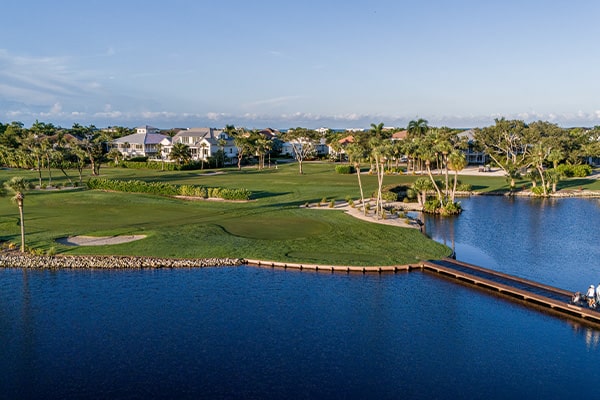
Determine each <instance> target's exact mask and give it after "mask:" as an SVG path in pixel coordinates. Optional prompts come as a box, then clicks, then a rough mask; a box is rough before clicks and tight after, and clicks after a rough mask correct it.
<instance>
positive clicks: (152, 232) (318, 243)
mask: <svg viewBox="0 0 600 400" xmlns="http://www.w3.org/2000/svg"><path fill="white" fill-rule="evenodd" d="M220 171H222V172H223V173H220V174H210V175H207V174H205V172H207V171H171V172H163V171H152V170H132V169H121V168H102V169H101V170H100V172H101V175H102V177H105V178H112V179H140V180H145V181H168V182H172V183H176V184H197V185H206V186H221V187H230V188H246V189H249V190H251V191H252V192H253V200H252V201H250V202H242V203H237V202H220V201H186V200H179V199H173V198H166V197H160V196H150V195H141V194H130V193H110V192H101V191H89V190H75V191H49V190H45V191H36V190H33V191H29V192H28V193H27V194H26V198H25V227H26V241H27V244H28V246H30V247H32V248H36V249H42V250H48V249H50V248H52V247H54V248H55V250H56V251H57V252H58V253H64V254H119V255H147V256H157V257H184V258H187V257H241V258H255V259H262V260H273V261H283V262H302V263H318V264H335V265H398V264H407V263H414V262H416V261H418V260H422V259H432V258H440V257H443V256H447V255H449V254H450V249H448V248H447V247H445V246H443V245H441V244H438V243H436V242H433V241H431V240H429V239H427V238H426V237H425V236H423V235H422V234H421V233H419V231H418V230H416V229H405V228H398V227H393V226H387V225H381V224H374V223H369V222H364V221H361V220H358V219H355V218H353V217H350V216H348V215H346V214H344V213H343V212H341V211H334V210H326V209H322V210H318V209H314V208H311V209H304V208H300V207H299V206H300V205H302V204H305V203H306V202H317V201H319V200H321V199H323V198H327V199H328V200H332V199H337V200H343V199H345V198H346V197H347V196H351V197H353V198H355V199H356V198H358V197H359V189H358V184H357V180H356V176H355V175H339V174H336V173H335V171H334V165H333V164H329V163H307V164H306V165H305V174H304V175H299V174H298V167H297V164H282V163H280V164H279V167H278V169H274V168H271V169H268V170H263V171H258V170H256V169H252V168H244V169H243V170H242V171H237V170H236V169H235V168H231V169H224V170H220ZM70 173H71V174H72V175H73V177H72V179H74V178H75V173H73V172H71V171H70ZM16 175H19V176H24V177H26V178H27V179H28V180H31V181H33V182H36V183H37V173H36V172H35V171H16V170H0V181H5V180H8V179H10V177H12V176H16ZM43 178H44V183H46V182H47V172H44V174H43ZM88 178H89V172H87V171H86V176H85V178H84V180H87V179H88ZM362 178H363V186H364V190H365V194H366V195H369V194H371V193H372V192H373V191H374V190H375V189H376V185H377V182H376V177H374V176H368V175H364V176H363V177H362ZM414 179H415V177H412V176H386V177H385V184H393V183H410V182H412V181H413V180H414ZM461 180H462V181H463V182H468V183H471V184H472V185H473V187H474V188H475V189H477V190H481V191H494V190H502V189H506V181H505V180H504V179H503V178H494V177H489V178H481V177H467V176H464V177H462V178H461ZM53 182H54V183H55V184H56V183H60V184H65V183H66V178H65V177H64V175H62V174H60V172H59V171H53ZM595 185H597V186H598V187H597V188H598V189H600V185H598V182H597V181H594V182H589V183H585V182H582V181H581V180H580V181H579V182H578V184H577V187H579V186H584V187H586V188H590V189H591V188H593V187H594V186H595ZM126 234H127V235H130V234H145V235H147V238H146V239H143V240H139V241H136V242H132V243H126V244H120V245H112V246H99V247H67V246H63V245H60V244H58V243H56V242H55V240H56V239H58V238H61V237H65V236H71V235H93V236H105V235H126ZM19 240H20V239H19V226H18V210H17V207H16V206H15V205H14V204H12V203H11V202H10V200H9V198H8V197H6V198H4V199H0V241H10V242H13V243H19Z"/></svg>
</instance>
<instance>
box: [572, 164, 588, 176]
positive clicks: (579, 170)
mask: <svg viewBox="0 0 600 400" xmlns="http://www.w3.org/2000/svg"><path fill="white" fill-rule="evenodd" d="M572 167H573V176H575V177H578V178H583V177H586V176H589V175H591V174H592V167H590V166H589V165H587V164H581V165H573V166H572Z"/></svg>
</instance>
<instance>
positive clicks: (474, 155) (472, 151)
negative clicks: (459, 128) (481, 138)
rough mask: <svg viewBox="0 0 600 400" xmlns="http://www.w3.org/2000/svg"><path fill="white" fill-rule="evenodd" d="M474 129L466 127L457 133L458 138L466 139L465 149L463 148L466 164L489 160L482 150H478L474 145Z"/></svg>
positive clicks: (485, 162)
mask: <svg viewBox="0 0 600 400" xmlns="http://www.w3.org/2000/svg"><path fill="white" fill-rule="evenodd" d="M474 133H475V131H474V130H473V129H468V130H466V131H463V132H461V133H459V134H458V135H457V136H458V138H459V139H466V141H467V146H468V147H467V149H466V150H463V153H465V157H466V159H467V163H468V164H480V165H483V164H487V163H488V161H489V156H488V155H487V154H486V153H484V152H482V151H478V150H477V148H476V146H475V135H474Z"/></svg>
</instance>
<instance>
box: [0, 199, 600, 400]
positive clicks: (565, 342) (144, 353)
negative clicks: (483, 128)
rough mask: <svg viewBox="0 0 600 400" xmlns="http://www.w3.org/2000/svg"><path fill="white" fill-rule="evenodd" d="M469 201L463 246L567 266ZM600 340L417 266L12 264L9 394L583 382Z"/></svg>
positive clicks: (1, 284) (208, 394)
mask: <svg viewBox="0 0 600 400" xmlns="http://www.w3.org/2000/svg"><path fill="white" fill-rule="evenodd" d="M472 200H475V202H472ZM472 200H468V201H465V202H464V206H465V209H466V210H467V211H465V213H464V214H463V215H462V216H460V217H459V218H458V219H455V220H454V221H455V224H452V226H453V227H454V230H453V232H454V236H452V237H453V238H454V241H455V243H456V248H457V253H458V255H459V258H460V254H461V251H460V250H461V249H462V248H463V246H466V247H465V248H469V249H472V252H471V253H470V254H471V255H472V256H473V257H477V255H476V254H477V253H478V252H479V253H481V254H483V255H484V256H485V257H484V258H481V259H480V261H487V260H489V261H493V262H494V263H495V264H493V265H490V264H487V263H485V262H481V263H480V264H483V265H484V266H492V267H496V266H502V268H503V269H504V270H509V271H508V272H515V271H517V272H521V271H525V272H527V271H529V275H530V276H529V277H532V276H533V277H536V276H539V277H542V278H544V279H542V280H545V281H553V280H558V279H559V277H560V276H561V272H560V271H562V270H563V267H562V266H560V265H559V263H556V262H545V263H544V262H542V264H545V265H546V267H545V268H546V273H544V269H543V268H544V267H542V266H540V265H539V264H536V266H535V267H531V268H526V267H524V266H523V265H521V264H519V265H516V266H509V265H507V263H506V262H505V259H497V258H494V257H496V256H497V255H498V254H500V255H506V254H509V255H510V257H509V258H516V259H518V260H521V259H522V258H526V259H527V260H528V261H527V262H526V263H525V265H529V258H527V257H529V256H525V255H521V256H520V257H514V256H512V253H513V252H516V251H518V249H522V248H523V247H517V248H515V249H514V250H511V251H510V252H508V251H506V252H503V251H501V250H499V249H498V248H501V247H502V246H503V244H502V243H496V244H495V245H493V246H489V248H488V247H485V246H482V247H481V248H480V247H478V246H480V244H479V242H475V243H470V242H468V240H467V239H466V238H469V237H474V238H480V237H481V231H479V234H478V235H473V234H472V232H471V228H469V225H463V222H462V221H463V220H465V221H466V220H468V219H472V218H474V217H473V216H474V215H475V213H476V212H479V213H481V212H487V211H485V210H486V209H487V206H486V205H485V204H484V203H478V202H479V199H472ZM494 201H496V200H494ZM590 205H591V207H592V208H591V209H589V210H588V211H587V212H584V213H583V214H582V215H583V216H584V217H585V218H584V221H580V223H585V221H590V212H591V211H593V212H591V214H593V215H596V218H597V214H598V209H597V208H596V209H594V208H593V207H597V203H594V202H592V201H588V202H587V203H582V204H579V203H577V202H575V203H574V205H573V206H572V207H575V208H577V209H578V208H580V207H589V206H590ZM518 206H520V204H519V205H518ZM501 207H502V203H498V204H495V205H494V208H493V209H494V214H498V213H499V209H500V208H501ZM564 207H565V206H564V205H559V209H562V208H564ZM564 210H565V211H568V210H570V209H567V208H564ZM517 211H518V210H514V211H510V212H512V213H517ZM519 212H522V211H519ZM568 212H569V213H570V212H571V211H568ZM463 217H464V218H463ZM480 218H483V215H480ZM565 218H566V217H565ZM474 219H477V218H474ZM517 219H520V218H517ZM429 222H431V221H428V224H429V225H428V228H429V227H432V226H431V224H430V223H429ZM443 222H444V223H443V225H445V226H450V224H448V222H449V220H444V221H443ZM438 225H439V224H438ZM596 226H597V225H596ZM499 229H500V228H499ZM450 231H452V229H450ZM437 232H438V234H439V235H442V233H441V231H439V230H438V231H437ZM488 232H491V231H490V230H488ZM544 232H546V228H544ZM438 234H436V236H437V235H438ZM489 234H491V233H486V235H489ZM522 240H524V241H525V242H528V241H529V239H522ZM540 240H542V239H540ZM561 242H562V243H570V240H562V241H561ZM540 246H541V245H540ZM565 247H567V246H566V245H562V246H561V248H562V249H563V250H564V248H565ZM527 248H528V249H529V248H530V247H527ZM494 249H495V250H494ZM560 253H561V252H560V251H553V252H549V254H560ZM576 253H578V252H577V251H575V252H574V253H573V254H576ZM582 253H583V254H585V252H582ZM471 255H470V256H471ZM561 257H563V256H562V255H561ZM583 257H586V255H584V256H583ZM530 258H531V259H536V257H535V256H531V257H530ZM548 259H551V257H550V258H546V260H548ZM597 260H598V258H595V259H592V261H596V262H597ZM469 261H473V260H469ZM475 261H477V260H475ZM588 261H589V260H588ZM582 265H583V262H582V258H579V259H578V260H574V262H573V265H570V266H569V268H567V270H568V271H570V272H569V273H568V274H567V273H565V276H569V277H570V278H569V280H570V282H571V283H569V284H574V283H577V282H578V280H579V279H581V280H583V281H584V282H583V283H582V284H583V285H585V284H586V283H587V280H589V279H588V277H587V276H583V277H582V275H583V273H582V272H581V270H582V269H587V268H588V267H585V268H581V266H582ZM557 268H558V269H559V270H560V271H556V270H557ZM531 271H533V272H531ZM573 271H580V272H573ZM586 273H587V272H586ZM574 274H581V275H579V276H580V278H575V277H571V275H574ZM565 279H566V278H565ZM586 279H587V280H586ZM598 279H600V275H599V276H598ZM565 282H566V281H565ZM558 283H560V282H558ZM557 286H561V287H562V286H565V285H562V284H558V285H557ZM599 342H600V332H599V331H597V330H594V329H591V328H589V327H585V326H581V325H578V324H576V323H574V322H573V321H569V320H566V319H562V318H558V317H555V316H552V315H547V314H544V313H542V312H538V311H536V310H533V309H530V308H526V307H524V306H521V305H520V304H516V303H512V302H509V301H506V300H504V299H502V298H497V297H494V296H492V295H489V294H488V293H487V292H484V291H479V290H473V289H470V288H468V287H465V286H462V285H458V284H455V283H453V282H451V281H447V280H444V279H439V278H437V277H435V276H432V275H429V274H424V273H420V272H412V273H404V274H395V275H393V274H390V275H385V274H384V275H362V274H356V275H354V274H350V275H347V274H329V273H323V272H320V273H316V272H306V271H304V272H300V271H284V270H271V269H260V268H253V267H237V268H212V269H196V270H142V271H138V270H135V271H70V270H64V271H23V270H14V269H9V270H0V343H1V347H0V371H1V374H0V398H19V399H21V398H44V399H51V398H127V399H133V398H236V399H237V398H257V399H281V398H299V399H304V398H309V399H312V398H345V399H346V398H360V399H364V398H377V399H379V398H382V399H397V398H427V399H431V398H489V399H505V398H514V397H519V398H521V397H525V398H527V397H530V398H531V397H533V398H545V399H548V398H550V399H553V398H556V399H560V398H566V397H572V396H582V397H583V396H589V395H590V394H593V393H595V392H596V390H597V385H598V382H600V368H598V367H597V366H598V362H599V361H600V343H599ZM590 366H594V367H590ZM586 367H587V368H586Z"/></svg>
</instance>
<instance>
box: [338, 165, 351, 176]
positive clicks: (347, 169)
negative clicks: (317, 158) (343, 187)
mask: <svg viewBox="0 0 600 400" xmlns="http://www.w3.org/2000/svg"><path fill="white" fill-rule="evenodd" d="M335 172H336V173H338V174H353V173H355V172H356V170H355V169H354V167H353V166H352V165H336V166H335Z"/></svg>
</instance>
